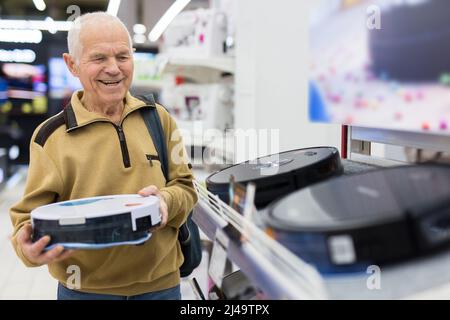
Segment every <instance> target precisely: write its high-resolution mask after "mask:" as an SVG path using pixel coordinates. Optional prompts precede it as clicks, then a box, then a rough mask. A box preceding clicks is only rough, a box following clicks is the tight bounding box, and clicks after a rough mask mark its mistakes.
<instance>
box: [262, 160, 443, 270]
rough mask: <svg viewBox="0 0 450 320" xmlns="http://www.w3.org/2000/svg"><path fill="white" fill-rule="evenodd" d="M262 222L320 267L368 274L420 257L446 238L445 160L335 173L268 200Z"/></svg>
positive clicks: (269, 230)
mask: <svg viewBox="0 0 450 320" xmlns="http://www.w3.org/2000/svg"><path fill="white" fill-rule="evenodd" d="M263 220H264V223H265V226H266V228H267V231H268V232H269V233H270V234H272V235H273V237H274V238H275V239H276V240H277V241H279V242H280V243H282V244H283V245H285V246H286V247H287V248H289V249H290V250H291V251H293V252H294V253H295V254H297V255H298V256H300V257H301V258H303V259H304V260H305V261H307V262H309V263H311V264H313V265H315V266H316V267H317V269H318V270H319V271H320V272H322V273H336V272H366V270H367V267H368V266H370V265H383V264H388V263H394V262H398V261H403V260H406V259H410V258H413V257H418V256H422V255H424V254H427V253H432V252H434V251H436V250H437V249H440V248H443V247H446V246H448V245H449V244H450V166H441V165H420V166H402V167H395V168H389V169H382V170H375V171H370V172H367V173H363V174H355V175H349V176H343V177H339V178H336V179H333V180H330V181H327V182H324V183H319V184H316V185H314V186H311V187H309V188H305V189H303V190H299V191H297V192H294V193H292V194H290V195H288V196H286V197H284V198H282V199H280V200H279V201H276V202H274V203H272V204H271V205H270V206H269V208H268V210H267V211H266V212H265V214H264V218H263Z"/></svg>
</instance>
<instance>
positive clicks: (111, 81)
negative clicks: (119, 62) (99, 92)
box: [98, 80, 122, 87]
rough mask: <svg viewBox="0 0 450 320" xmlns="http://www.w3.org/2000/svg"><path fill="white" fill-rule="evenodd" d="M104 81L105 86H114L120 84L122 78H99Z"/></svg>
mask: <svg viewBox="0 0 450 320" xmlns="http://www.w3.org/2000/svg"><path fill="white" fill-rule="evenodd" d="M98 81H99V82H101V83H103V84H104V85H105V86H109V87H114V86H116V85H118V84H119V83H120V82H121V81H122V80H98Z"/></svg>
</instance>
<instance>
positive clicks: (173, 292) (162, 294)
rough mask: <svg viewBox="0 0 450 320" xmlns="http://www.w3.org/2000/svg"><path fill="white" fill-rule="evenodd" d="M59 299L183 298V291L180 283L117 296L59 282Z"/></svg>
mask: <svg viewBox="0 0 450 320" xmlns="http://www.w3.org/2000/svg"><path fill="white" fill-rule="evenodd" d="M58 300H181V291H180V285H177V286H176V287H173V288H169V289H164V290H161V291H155V292H149V293H143V294H138V295H135V296H116V295H112V294H97V293H87V292H81V291H76V290H71V289H68V288H66V287H64V286H63V285H62V284H60V283H59V284H58Z"/></svg>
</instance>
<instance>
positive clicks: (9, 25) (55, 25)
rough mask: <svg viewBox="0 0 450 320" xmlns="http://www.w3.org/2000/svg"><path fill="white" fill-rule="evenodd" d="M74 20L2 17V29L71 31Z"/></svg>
mask: <svg viewBox="0 0 450 320" xmlns="http://www.w3.org/2000/svg"><path fill="white" fill-rule="evenodd" d="M72 24H73V22H72V21H53V22H52V23H51V24H50V23H49V21H48V20H47V21H46V20H9V19H6V20H5V19H0V28H2V29H37V30H49V29H50V30H56V31H69V29H70V27H71V26H72Z"/></svg>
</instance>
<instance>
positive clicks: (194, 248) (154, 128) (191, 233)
mask: <svg viewBox="0 0 450 320" xmlns="http://www.w3.org/2000/svg"><path fill="white" fill-rule="evenodd" d="M137 98H138V99H140V100H143V101H144V102H145V103H147V104H149V105H152V106H155V108H142V109H141V110H140V112H141V116H142V118H143V119H144V122H145V125H146V126H147V129H148V132H149V134H150V136H151V138H152V140H153V143H154V144H155V147H156V151H157V152H158V156H159V159H160V161H161V169H162V172H163V174H164V177H165V178H166V180H167V181H168V178H169V161H168V158H167V145H166V143H165V141H166V140H165V134H164V130H163V128H162V125H161V121H160V119H159V115H158V112H157V110H156V105H155V99H154V98H153V95H152V94H148V95H143V96H137ZM178 241H179V242H180V245H181V251H182V252H183V256H184V262H183V264H182V265H181V267H180V276H181V277H187V276H189V275H190V274H191V273H192V271H194V269H195V268H197V267H198V266H199V265H200V262H201V260H202V245H201V242H200V231H199V229H198V226H197V225H196V224H195V222H194V221H193V220H192V212H190V213H189V215H188V217H187V220H186V222H185V223H184V224H183V225H181V227H180V229H179V232H178Z"/></svg>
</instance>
